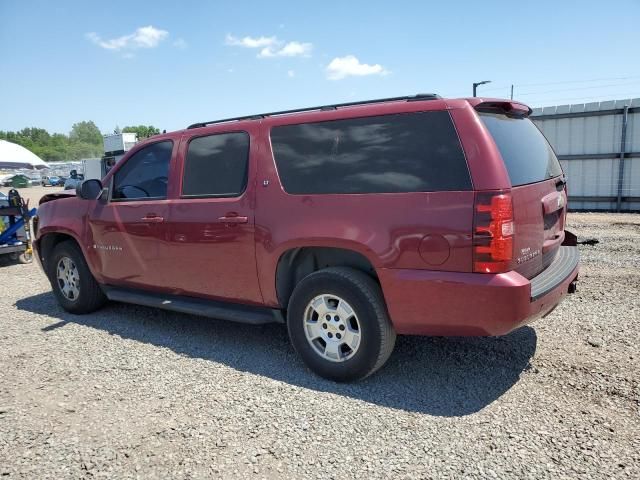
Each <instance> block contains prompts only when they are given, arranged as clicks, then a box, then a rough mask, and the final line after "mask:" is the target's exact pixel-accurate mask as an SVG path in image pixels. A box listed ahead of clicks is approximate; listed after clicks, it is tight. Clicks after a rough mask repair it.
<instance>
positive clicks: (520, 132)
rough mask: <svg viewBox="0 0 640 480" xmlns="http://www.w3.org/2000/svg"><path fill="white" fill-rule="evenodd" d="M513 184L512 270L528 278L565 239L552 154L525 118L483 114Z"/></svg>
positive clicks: (559, 177) (561, 188)
mask: <svg viewBox="0 0 640 480" xmlns="http://www.w3.org/2000/svg"><path fill="white" fill-rule="evenodd" d="M480 118H481V119H482V121H483V123H484V124H485V126H486V127H487V129H488V130H489V132H490V133H491V135H492V137H493V139H494V141H495V143H496V145H497V147H498V149H499V150H500V154H501V156H502V159H503V161H504V164H505V167H506V169H507V172H508V173H509V178H510V179H511V185H512V189H511V195H512V198H513V211H514V222H515V240H514V246H513V269H514V270H516V271H518V272H519V273H521V274H522V275H524V276H525V277H527V278H532V277H534V276H535V275H537V274H538V273H540V272H541V271H542V270H544V269H545V268H546V267H547V266H548V265H549V264H550V263H551V261H553V258H554V257H555V254H556V252H557V250H558V247H559V246H560V244H561V243H562V241H563V240H564V224H565V216H566V205H567V195H566V189H565V183H564V175H563V172H562V168H561V167H560V163H559V162H558V159H557V157H556V155H555V153H554V152H553V149H552V148H551V146H550V145H549V143H548V142H547V140H546V139H545V138H544V135H542V133H541V132H540V131H539V130H538V128H537V127H536V126H535V125H534V123H533V122H532V121H531V120H529V119H528V118H522V117H519V118H513V117H510V116H507V115H505V114H504V113H501V112H498V111H495V112H492V111H481V112H480Z"/></svg>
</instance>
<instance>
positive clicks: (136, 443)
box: [0, 214, 640, 479]
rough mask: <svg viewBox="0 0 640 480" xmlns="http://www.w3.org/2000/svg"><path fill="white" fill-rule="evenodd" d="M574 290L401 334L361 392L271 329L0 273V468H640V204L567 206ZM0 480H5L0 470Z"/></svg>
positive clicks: (42, 471)
mask: <svg viewBox="0 0 640 480" xmlns="http://www.w3.org/2000/svg"><path fill="white" fill-rule="evenodd" d="M569 223H570V226H571V227H572V228H571V227H570V229H572V230H573V231H574V232H575V233H577V234H578V235H579V237H580V239H587V238H597V239H598V240H600V243H599V244H598V245H596V246H582V247H581V253H582V272H581V279H580V283H579V287H578V288H579V289H578V293H577V294H576V295H573V296H570V297H569V298H568V299H567V301H565V302H564V303H563V304H562V305H561V306H560V307H558V308H557V309H556V310H555V311H554V312H553V313H552V314H551V315H550V316H549V317H547V318H546V319H543V320H541V321H538V322H537V323H535V324H534V325H532V326H531V327H524V328H522V329H520V330H518V331H516V332H514V333H513V334H511V335H509V336H507V337H502V338H490V339H444V338H417V337H406V338H400V339H399V341H398V344H397V346H396V350H395V353H394V354H393V356H392V357H391V359H390V361H389V362H388V364H387V366H386V367H385V368H383V369H382V370H381V371H380V372H378V373H377V374H376V375H375V376H374V377H372V378H370V379H368V380H366V381H364V382H360V383H357V384H351V385H337V384H333V383H330V382H327V381H324V380H322V379H320V378H317V377H315V376H314V375H312V374H311V373H310V372H308V371H307V370H306V369H305V367H304V366H303V365H302V363H301V362H300V361H299V360H298V359H297V357H296V356H295V354H294V352H293V349H292V348H291V347H290V346H289V343H288V340H287V336H286V331H285V329H284V328H282V327H281V326H267V327H251V326H245V325H237V324H232V323H225V322H221V321H214V320H208V319H202V318H197V317H192V316H188V315H181V314H176V313H168V312H161V311H156V310H152V309H148V308H143V307H135V306H127V305H119V304H110V305H108V306H107V307H106V308H105V309H104V310H102V311H100V312H98V313H96V314H94V315H90V316H74V315H70V314H67V313H65V312H63V311H62V310H61V309H60V308H59V307H58V306H57V304H56V302H55V300H54V298H53V295H52V294H51V293H50V287H49V285H48V283H47V281H46V280H45V278H44V276H43V274H42V273H41V272H40V271H39V270H38V268H37V267H36V265H35V264H34V265H5V266H2V267H0V281H1V282H2V290H1V293H0V311H1V312H2V313H3V318H2V322H1V324H2V326H3V328H2V330H1V331H0V474H1V475H3V476H6V478H101V477H102V478H104V477H110V478H134V477H139V478H205V477H219V478H238V477H240V478H247V477H253V478H281V477H288V478H302V477H311V478H323V479H324V478H391V477H393V478H518V479H521V478H535V479H539V478H554V479H555V478H585V479H586V478H589V479H591V478H606V479H610V478H633V479H637V478H640V454H639V451H640V393H639V383H640V347H639V344H638V338H639V337H640V215H603V214H571V215H570V219H569ZM3 478H5V477H3Z"/></svg>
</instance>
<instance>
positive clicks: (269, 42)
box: [224, 34, 313, 58]
mask: <svg viewBox="0 0 640 480" xmlns="http://www.w3.org/2000/svg"><path fill="white" fill-rule="evenodd" d="M224 43H225V45H228V46H230V47H244V48H259V49H260V52H258V58H270V57H309V56H310V55H311V50H312V49H313V45H312V44H311V43H307V42H296V41H292V42H283V41H282V40H279V39H278V37H275V36H273V37H265V36H260V37H242V38H239V37H235V36H233V35H231V34H227V36H226V37H225V41H224Z"/></svg>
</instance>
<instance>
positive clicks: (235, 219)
mask: <svg viewBox="0 0 640 480" xmlns="http://www.w3.org/2000/svg"><path fill="white" fill-rule="evenodd" d="M218 221H219V222H222V223H233V224H236V223H247V222H248V221H249V217H240V216H232V217H220V218H218Z"/></svg>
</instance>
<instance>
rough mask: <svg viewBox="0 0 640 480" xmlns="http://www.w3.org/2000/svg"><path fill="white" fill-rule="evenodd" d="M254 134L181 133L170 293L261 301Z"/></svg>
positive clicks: (170, 233)
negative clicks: (257, 249) (256, 219)
mask: <svg viewBox="0 0 640 480" xmlns="http://www.w3.org/2000/svg"><path fill="white" fill-rule="evenodd" d="M249 130H251V129H249ZM253 139H254V132H253V131H232V132H229V131H227V132H222V131H221V132H216V133H209V134H207V135H203V134H202V133H200V134H198V133H194V134H190V135H187V136H185V137H183V139H182V142H181V146H180V153H179V154H178V157H179V158H180V159H182V168H181V169H180V170H181V171H182V176H181V177H182V178H181V185H180V187H179V193H178V198H177V199H175V200H172V201H171V205H170V207H169V223H168V225H167V230H168V232H167V235H168V240H169V250H170V251H171V258H170V259H168V261H170V262H172V265H173V266H172V267H171V268H170V270H171V272H172V273H171V276H172V279H171V280H170V284H171V286H172V287H173V288H172V290H173V291H174V293H177V294H184V295H190V296H198V297H207V298H212V299H219V300H226V301H236V302H242V303H254V304H261V303H262V295H261V293H260V288H259V284H258V275H257V268H256V258H255V245H254V241H255V239H254V237H255V219H254V208H253V205H252V201H251V199H252V198H253V195H254V192H253V185H252V183H253V181H252V180H250V179H252V178H253V176H255V173H254V172H255V165H254V164H253V160H252V159H253V158H255V155H252V154H250V151H253V150H255V149H256V148H257V147H256V146H255V145H256V143H255V142H254V141H253Z"/></svg>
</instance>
